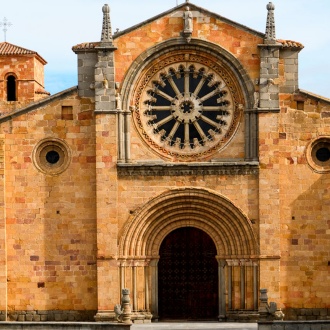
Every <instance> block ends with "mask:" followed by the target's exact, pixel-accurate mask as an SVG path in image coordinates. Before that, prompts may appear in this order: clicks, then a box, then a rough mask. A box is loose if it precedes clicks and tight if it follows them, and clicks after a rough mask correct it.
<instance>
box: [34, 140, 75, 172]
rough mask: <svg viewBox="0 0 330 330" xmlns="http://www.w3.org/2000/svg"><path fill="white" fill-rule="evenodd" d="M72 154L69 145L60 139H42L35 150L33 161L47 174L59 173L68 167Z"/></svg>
mask: <svg viewBox="0 0 330 330" xmlns="http://www.w3.org/2000/svg"><path fill="white" fill-rule="evenodd" d="M70 159H71V154H70V149H69V147H68V145H67V144H66V143H65V142H64V141H62V140H59V139H46V140H42V141H40V142H39V143H38V144H37V145H36V147H35V148H34V151H33V162H34V164H35V166H36V167H37V169H38V170H39V171H41V172H43V173H45V174H49V175H57V174H60V173H62V172H63V171H65V170H66V169H67V167H68V166H69V164H70Z"/></svg>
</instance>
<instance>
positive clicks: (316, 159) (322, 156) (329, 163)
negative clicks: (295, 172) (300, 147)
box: [306, 137, 330, 173]
mask: <svg viewBox="0 0 330 330" xmlns="http://www.w3.org/2000/svg"><path fill="white" fill-rule="evenodd" d="M306 159H307V162H308V165H309V166H310V167H311V168H312V170H313V171H314V172H317V173H329V172H330V137H319V138H317V139H315V140H313V141H312V142H311V143H310V144H309V145H308V146H307V148H306Z"/></svg>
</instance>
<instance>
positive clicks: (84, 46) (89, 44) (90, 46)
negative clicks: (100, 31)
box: [72, 42, 100, 51]
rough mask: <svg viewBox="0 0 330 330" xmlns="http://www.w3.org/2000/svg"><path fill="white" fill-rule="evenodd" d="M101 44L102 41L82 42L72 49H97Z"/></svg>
mask: <svg viewBox="0 0 330 330" xmlns="http://www.w3.org/2000/svg"><path fill="white" fill-rule="evenodd" d="M99 45H100V42H83V43H81V44H78V45H75V46H73V47H72V50H73V51H79V50H89V49H95V47H97V46H99Z"/></svg>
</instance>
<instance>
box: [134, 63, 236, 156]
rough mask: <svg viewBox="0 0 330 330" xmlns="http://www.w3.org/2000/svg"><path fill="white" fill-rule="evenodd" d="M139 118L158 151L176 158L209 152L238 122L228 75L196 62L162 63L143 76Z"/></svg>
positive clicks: (226, 137)
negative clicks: (157, 69)
mask: <svg viewBox="0 0 330 330" xmlns="http://www.w3.org/2000/svg"><path fill="white" fill-rule="evenodd" d="M144 83H145V86H142V88H143V91H142V93H141V97H140V98H139V100H138V101H139V102H137V103H136V104H137V111H136V115H137V117H136V118H137V124H138V126H139V128H142V136H143V137H144V139H145V140H146V141H147V142H149V144H150V143H151V144H152V145H153V146H156V148H157V151H159V152H161V153H162V154H164V155H167V156H169V157H172V158H176V159H179V160H187V161H189V160H190V158H191V157H193V158H196V157H198V156H203V155H205V156H207V154H209V153H211V152H215V151H216V150H217V149H219V148H221V146H223V145H224V144H225V143H226V142H227V141H228V140H229V138H230V137H231V136H232V133H233V131H234V130H235V129H236V127H237V121H238V120H237V118H238V115H239V114H238V113H239V110H240V105H239V102H238V101H237V100H235V98H234V97H233V95H234V93H233V85H232V83H231V80H230V79H226V77H221V75H220V74H219V73H217V71H216V70H212V69H210V68H208V67H207V66H206V65H201V64H199V63H185V64H183V63H178V64H171V65H168V66H165V67H164V68H162V69H161V70H159V71H158V72H156V73H155V74H153V75H152V76H150V75H148V77H146V79H145V80H144Z"/></svg>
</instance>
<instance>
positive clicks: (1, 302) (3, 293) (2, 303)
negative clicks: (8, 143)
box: [0, 134, 8, 321]
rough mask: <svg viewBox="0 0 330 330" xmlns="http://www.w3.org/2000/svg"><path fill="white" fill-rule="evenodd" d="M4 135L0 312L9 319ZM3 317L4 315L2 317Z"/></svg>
mask: <svg viewBox="0 0 330 330" xmlns="http://www.w3.org/2000/svg"><path fill="white" fill-rule="evenodd" d="M4 140H5V136H4V134H1V135H0V181H1V185H0V187H1V188H0V189H1V190H0V283H1V284H0V297H2V298H1V299H0V312H2V311H4V312H5V319H0V320H1V321H6V318H7V308H8V292H7V278H8V276H7V239H6V236H7V235H6V208H5V191H6V189H5V184H6V183H5V176H4V168H5V155H4ZM1 316H2V315H1Z"/></svg>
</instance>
